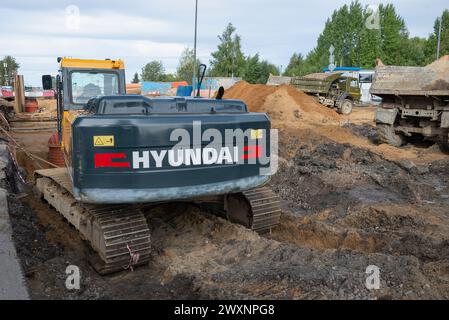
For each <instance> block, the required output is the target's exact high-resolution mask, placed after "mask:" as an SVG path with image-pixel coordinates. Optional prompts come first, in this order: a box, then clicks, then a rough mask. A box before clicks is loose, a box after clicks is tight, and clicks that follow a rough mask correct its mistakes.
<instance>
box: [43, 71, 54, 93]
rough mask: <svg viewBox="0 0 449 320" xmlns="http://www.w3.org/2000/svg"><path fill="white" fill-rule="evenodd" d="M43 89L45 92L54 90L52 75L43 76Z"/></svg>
mask: <svg viewBox="0 0 449 320" xmlns="http://www.w3.org/2000/svg"><path fill="white" fill-rule="evenodd" d="M42 88H43V89H44V90H51V89H53V80H52V78H51V76H50V75H44V76H42Z"/></svg>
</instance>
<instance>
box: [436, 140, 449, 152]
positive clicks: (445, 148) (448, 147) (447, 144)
mask: <svg viewBox="0 0 449 320" xmlns="http://www.w3.org/2000/svg"><path fill="white" fill-rule="evenodd" d="M438 147H440V150H441V152H443V153H449V137H447V136H443V137H441V138H440V139H439V141H438Z"/></svg>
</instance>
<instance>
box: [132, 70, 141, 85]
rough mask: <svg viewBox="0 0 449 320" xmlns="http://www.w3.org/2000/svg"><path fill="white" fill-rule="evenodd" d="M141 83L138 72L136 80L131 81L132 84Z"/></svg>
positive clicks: (135, 76) (135, 75)
mask: <svg viewBox="0 0 449 320" xmlns="http://www.w3.org/2000/svg"><path fill="white" fill-rule="evenodd" d="M139 82H140V79H139V74H138V73H137V72H136V73H135V74H134V78H133V81H131V83H139Z"/></svg>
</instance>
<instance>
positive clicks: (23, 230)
mask: <svg viewBox="0 0 449 320" xmlns="http://www.w3.org/2000/svg"><path fill="white" fill-rule="evenodd" d="M439 66H440V68H441V69H439V72H440V74H445V75H446V78H445V79H446V81H447V75H448V74H449V72H447V71H448V70H449V61H448V57H447V56H446V57H443V58H442V59H441V60H440V61H439ZM444 72H445V73H444ZM445 83H446V84H445V85H446V87H445V88H444V90H446V91H445V92H446V96H448V95H449V94H448V93H449V92H448V91H447V90H449V87H447V82H445ZM233 99H238V100H242V101H244V103H245V104H246V105H247V107H248V109H249V111H250V112H256V113H266V114H267V115H268V117H269V119H270V120H271V128H273V129H277V130H278V132H279V154H278V158H279V160H278V163H279V165H278V170H277V172H276V173H275V174H274V175H273V176H272V177H271V179H270V180H269V182H268V184H266V185H265V188H268V189H270V190H271V191H272V192H273V193H274V194H275V196H276V197H278V199H279V201H280V210H281V212H282V213H281V215H280V218H279V220H278V221H277V222H276V223H275V224H274V225H273V226H272V227H270V228H269V230H268V231H267V230H265V231H267V232H256V231H257V230H256V231H255V230H254V229H253V230H251V228H248V227H245V226H242V225H241V223H240V224H239V223H233V222H232V221H229V220H226V219H224V218H222V217H220V216H217V215H214V214H211V213H210V211H209V210H206V209H205V208H204V207H203V206H201V205H198V204H197V203H195V202H193V201H192V202H189V201H165V202H161V203H158V204H157V205H152V206H143V207H142V208H141V210H142V215H143V216H144V217H145V220H146V222H147V225H148V228H149V234H150V239H151V241H150V242H151V249H150V250H149V251H148V259H147V260H146V262H145V263H144V265H141V266H136V267H135V268H133V267H132V266H131V267H130V268H126V266H124V268H123V270H122V271H119V272H112V273H108V272H105V273H107V274H106V275H104V272H103V274H102V272H98V270H96V268H95V267H94V266H93V265H92V263H91V260H90V259H89V256H90V255H91V254H92V245H91V244H89V242H88V241H87V240H86V237H85V236H83V235H80V232H79V231H78V230H77V229H78V228H79V226H78V227H74V226H73V222H72V221H68V219H67V217H64V216H63V215H62V214H61V213H60V212H58V210H59V211H61V210H62V209H58V210H57V208H56V207H57V205H56V207H55V204H54V202H52V201H51V200H49V199H48V197H47V196H46V195H43V194H42V190H40V191H39V188H37V187H36V180H37V179H39V176H42V175H43V174H41V175H38V174H36V172H43V171H42V170H43V169H53V168H56V167H64V160H63V158H61V155H60V153H61V149H60V148H61V147H60V145H59V144H58V137H57V135H55V132H57V130H58V122H57V119H58V115H57V101H56V99H44V98H42V99H37V100H35V101H37V104H38V107H37V109H36V110H32V111H33V112H14V111H13V110H14V105H13V103H11V102H7V101H6V100H2V104H3V106H2V127H1V128H2V129H1V131H2V134H1V137H2V142H1V147H2V149H1V150H2V154H1V155H2V167H3V168H4V169H3V171H2V185H1V186H2V188H3V189H5V190H6V194H7V208H9V211H8V213H9V219H10V223H11V229H12V239H13V242H14V244H15V248H16V251H17V257H18V261H19V263H20V267H21V269H22V271H23V275H22V276H23V281H24V284H25V286H26V289H27V292H28V294H29V298H31V299H61V298H62V299H447V298H448V297H449V257H448V255H449V251H448V249H447V248H448V245H447V244H448V241H449V239H448V234H449V233H448V229H449V212H448V210H447V207H448V204H449V196H448V195H449V179H448V177H447V174H446V173H447V172H448V170H449V156H448V154H447V153H445V152H443V151H441V150H440V148H439V147H438V144H436V143H434V142H429V141H420V142H418V143H409V144H406V145H404V146H401V147H396V146H392V145H388V144H385V143H382V142H380V141H379V136H378V134H377V131H376V121H375V117H376V116H375V113H376V108H377V107H375V106H363V107H354V109H353V110H352V113H351V114H350V115H341V114H339V113H337V112H336V111H335V110H332V109H330V108H328V107H326V106H323V105H321V104H320V103H319V102H317V101H316V99H314V98H313V97H312V96H310V95H307V94H305V93H304V92H302V91H301V90H298V89H297V88H295V87H294V86H292V85H288V84H284V85H280V86H268V85H251V84H248V83H246V82H244V81H240V82H238V83H237V84H235V85H234V86H232V87H231V88H230V89H228V90H226V91H225V93H224V97H223V101H226V100H229V101H233ZM33 103H34V102H33ZM26 105H27V106H28V107H29V102H27V103H26ZM445 108H446V109H445V110H447V108H448V107H447V106H446V107H445ZM237 118H238V117H237ZM446 134H447V133H446ZM117 139H118V138H117V137H116V140H117ZM86 143H88V142H86ZM58 161H59V162H58ZM53 170H55V169H53ZM56 170H60V169H56ZM41 179H42V178H41ZM54 192H56V191H54ZM53 196H55V197H57V196H58V194H57V193H55V194H54V195H53ZM65 196H67V192H66V193H65ZM70 205H71V206H74V204H73V201H72V203H71V204H70ZM61 206H62V204H61ZM69 222H70V223H69ZM69 265H75V266H77V267H79V269H80V270H81V275H82V277H81V286H80V290H67V288H66V284H65V279H66V277H67V274H66V268H67V266H69ZM372 265H374V266H377V267H378V268H379V270H380V287H379V289H378V290H369V289H367V287H366V286H365V282H366V277H367V274H366V269H367V267H368V266H372ZM115 271H116V270H115Z"/></svg>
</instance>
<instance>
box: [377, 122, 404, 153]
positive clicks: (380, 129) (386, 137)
mask: <svg viewBox="0 0 449 320" xmlns="http://www.w3.org/2000/svg"><path fill="white" fill-rule="evenodd" d="M376 127H377V135H378V136H379V141H380V142H382V143H387V144H389V145H392V146H394V147H400V146H402V145H403V144H404V143H405V137H404V135H402V134H400V133H399V134H398V133H396V132H395V131H394V127H393V126H392V125H390V124H383V123H378V124H377V125H376Z"/></svg>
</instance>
